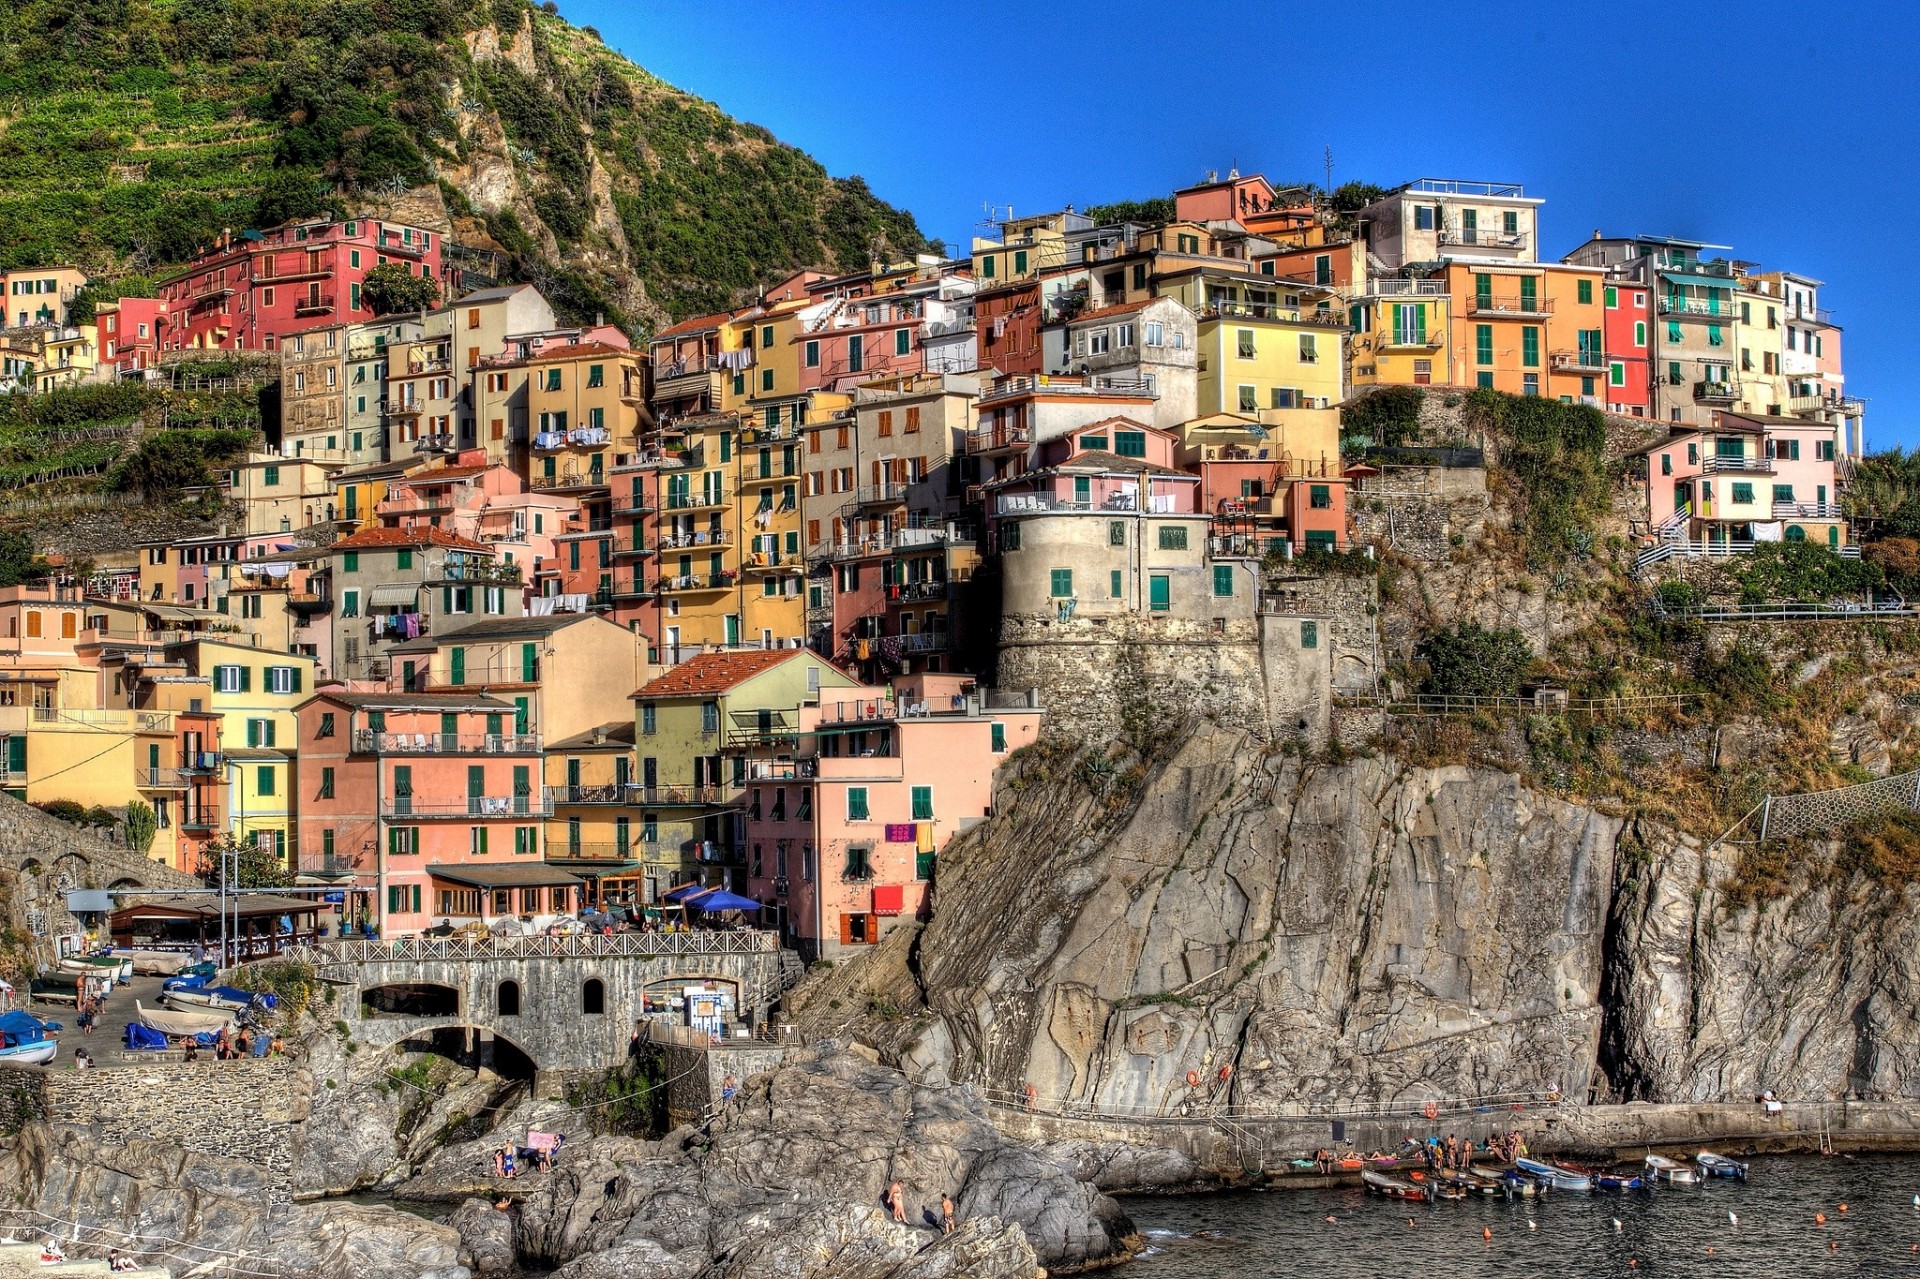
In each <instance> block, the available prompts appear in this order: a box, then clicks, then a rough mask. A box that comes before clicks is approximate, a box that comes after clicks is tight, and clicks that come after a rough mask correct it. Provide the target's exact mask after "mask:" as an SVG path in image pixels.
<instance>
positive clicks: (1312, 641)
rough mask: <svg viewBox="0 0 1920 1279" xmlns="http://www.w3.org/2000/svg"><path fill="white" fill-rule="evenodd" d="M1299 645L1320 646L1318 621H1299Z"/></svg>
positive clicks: (1306, 646)
mask: <svg viewBox="0 0 1920 1279" xmlns="http://www.w3.org/2000/svg"><path fill="white" fill-rule="evenodd" d="M1300 647H1301V648H1319V647H1320V623H1318V622H1302V623H1300Z"/></svg>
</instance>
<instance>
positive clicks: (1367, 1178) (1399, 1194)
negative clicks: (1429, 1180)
mask: <svg viewBox="0 0 1920 1279" xmlns="http://www.w3.org/2000/svg"><path fill="white" fill-rule="evenodd" d="M1360 1181H1361V1183H1362V1184H1363V1185H1365V1186H1366V1188H1367V1191H1368V1193H1370V1194H1375V1195H1385V1196H1386V1197H1387V1198H1389V1199H1423V1200H1425V1199H1431V1198H1432V1195H1431V1193H1430V1188H1429V1187H1426V1186H1416V1185H1414V1184H1413V1183H1412V1182H1411V1181H1408V1180H1407V1179H1406V1178H1405V1177H1389V1176H1388V1175H1387V1174H1386V1173H1384V1172H1374V1171H1373V1170H1372V1169H1368V1170H1367V1171H1366V1172H1363V1173H1361V1174H1360Z"/></svg>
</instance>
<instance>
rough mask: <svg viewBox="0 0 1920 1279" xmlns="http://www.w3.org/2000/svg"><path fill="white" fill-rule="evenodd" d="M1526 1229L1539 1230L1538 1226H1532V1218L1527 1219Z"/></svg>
mask: <svg viewBox="0 0 1920 1279" xmlns="http://www.w3.org/2000/svg"><path fill="white" fill-rule="evenodd" d="M1527 1229H1528V1230H1538V1229H1540V1227H1538V1226H1536V1225H1534V1224H1533V1218H1532V1217H1528V1218H1527Z"/></svg>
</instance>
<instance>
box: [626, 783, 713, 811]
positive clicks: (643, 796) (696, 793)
mask: <svg viewBox="0 0 1920 1279" xmlns="http://www.w3.org/2000/svg"><path fill="white" fill-rule="evenodd" d="M627 802H628V803H629V804H634V805H637V806H639V807H642V808H696V807H699V808H705V807H711V806H714V805H719V804H726V803H729V802H731V796H729V795H728V794H727V788H726V787H723V786H692V785H688V786H643V785H641V784H640V783H638V782H630V783H628V785H627Z"/></svg>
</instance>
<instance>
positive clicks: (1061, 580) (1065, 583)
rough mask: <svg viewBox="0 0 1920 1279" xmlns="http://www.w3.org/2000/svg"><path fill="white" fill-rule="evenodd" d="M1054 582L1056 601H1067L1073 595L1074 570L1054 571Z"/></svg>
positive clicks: (1060, 569) (1059, 569) (1057, 569)
mask: <svg viewBox="0 0 1920 1279" xmlns="http://www.w3.org/2000/svg"><path fill="white" fill-rule="evenodd" d="M1052 581H1053V597H1054V598H1055V599H1066V598H1068V597H1070V596H1071V595H1072V594H1073V570H1072V569H1070V568H1056V569H1054V570H1053V575H1052Z"/></svg>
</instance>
